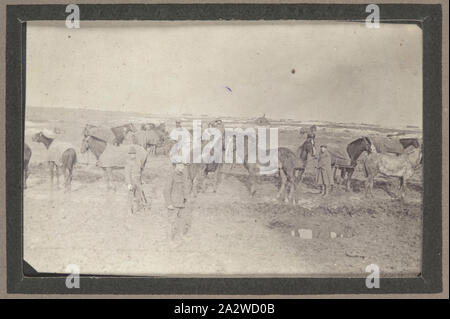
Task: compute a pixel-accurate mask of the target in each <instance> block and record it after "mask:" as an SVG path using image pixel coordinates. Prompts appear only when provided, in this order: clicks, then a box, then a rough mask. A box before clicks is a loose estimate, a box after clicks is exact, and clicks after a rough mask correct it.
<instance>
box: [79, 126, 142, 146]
mask: <svg viewBox="0 0 450 319" xmlns="http://www.w3.org/2000/svg"><path fill="white" fill-rule="evenodd" d="M130 132H131V133H135V132H137V130H136V128H135V126H134V125H133V123H128V124H124V125H120V126H115V127H106V126H96V125H92V124H86V126H85V127H84V129H83V135H84V137H87V136H93V137H95V138H97V139H100V140H103V141H105V142H107V143H109V144H112V145H116V146H118V145H120V144H122V143H123V142H124V140H125V139H126V137H127V135H128V133H130Z"/></svg>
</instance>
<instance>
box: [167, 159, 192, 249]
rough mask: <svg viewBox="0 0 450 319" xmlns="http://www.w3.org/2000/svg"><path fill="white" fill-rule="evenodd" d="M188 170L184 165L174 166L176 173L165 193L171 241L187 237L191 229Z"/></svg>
mask: <svg viewBox="0 0 450 319" xmlns="http://www.w3.org/2000/svg"><path fill="white" fill-rule="evenodd" d="M187 174H188V172H187V168H186V167H185V165H184V164H182V163H177V164H175V165H174V171H173V173H172V176H171V177H170V179H169V183H168V184H167V186H166V189H165V191H164V199H165V201H166V204H167V217H168V233H167V235H168V237H169V239H171V240H174V239H177V238H178V237H179V236H185V235H186V234H187V232H188V231H189V228H190V223H191V211H190V207H188V204H187V201H188V196H189V193H190V188H189V182H188V179H187Z"/></svg>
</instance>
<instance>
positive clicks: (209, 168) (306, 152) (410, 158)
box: [23, 120, 423, 204]
mask: <svg viewBox="0 0 450 319" xmlns="http://www.w3.org/2000/svg"><path fill="white" fill-rule="evenodd" d="M208 127H214V128H218V129H219V130H220V131H221V132H222V133H224V126H223V122H222V121H221V120H215V121H212V122H210V123H209V124H208ZM130 136H131V143H132V144H134V145H135V148H136V151H137V152H136V153H137V158H138V160H139V161H140V163H141V169H142V170H143V169H144V167H145V165H146V163H147V161H148V156H149V155H152V154H153V155H154V154H156V148H157V147H161V146H162V145H165V144H167V145H173V144H174V141H170V138H169V135H168V133H167V131H166V129H165V125H164V124H160V125H159V126H156V125H155V124H152V123H148V124H143V125H141V127H140V130H138V129H137V128H136V126H135V125H134V124H131V123H130V124H125V125H122V126H117V127H113V128H105V127H99V126H94V125H90V124H88V125H86V126H85V128H84V129H83V132H82V143H81V150H80V151H81V153H86V152H87V151H91V152H92V153H93V154H94V156H95V158H96V160H97V166H99V167H101V168H102V169H103V170H104V171H105V177H106V181H107V188H108V189H109V188H110V181H111V177H112V171H113V170H114V169H120V168H124V164H125V160H124V159H125V158H126V154H127V150H128V146H127V145H124V144H125V140H126V139H127V138H129V137H130ZM222 136H223V137H224V136H225V134H222ZM32 141H33V142H36V143H42V144H44V146H45V147H46V149H47V150H50V149H52V148H55V147H56V146H52V145H54V144H56V142H55V139H54V138H51V137H48V136H45V134H44V133H43V132H39V133H36V134H34V135H33V137H32ZM246 142H247V143H248V139H247V140H246ZM399 142H400V143H401V144H402V146H403V149H404V153H402V154H397V155H393V154H386V153H380V152H378V151H377V150H376V148H375V146H374V144H373V143H372V141H371V140H370V138H369V137H360V138H358V139H356V140H354V141H352V142H350V143H349V144H348V145H347V147H346V153H347V159H348V161H347V162H342V161H339V160H337V158H336V157H335V156H333V154H331V155H332V156H331V158H332V167H333V168H334V178H335V179H336V175H337V171H338V170H340V175H341V178H342V180H343V181H344V184H345V185H346V190H348V191H350V190H351V179H352V175H353V173H354V171H355V168H356V166H357V165H358V159H359V158H360V156H361V154H363V153H364V152H366V154H367V156H366V157H365V159H364V161H363V162H362V165H363V171H364V173H365V175H366V181H365V190H366V192H365V193H366V196H368V195H371V194H372V188H373V183H374V178H375V177H376V176H377V175H378V174H382V175H384V176H393V177H397V178H398V179H399V180H400V192H401V193H400V199H401V200H402V201H403V198H404V191H405V185H406V181H407V180H408V179H409V178H411V177H412V175H413V174H414V172H415V170H416V169H417V167H418V166H419V165H420V164H421V163H422V151H423V147H422V146H421V145H420V143H419V142H418V139H416V138H412V139H406V138H405V139H399ZM222 145H223V148H224V150H225V146H226V142H225V141H223V143H222ZM234 147H236V144H235V143H234ZM165 149H166V150H167V149H168V148H167V147H166V148H165ZM244 149H245V150H247V147H244ZM233 151H236V149H235V148H234V149H233ZM31 154H32V152H31V149H30V147H29V146H28V145H27V144H25V145H24V175H23V176H24V188H26V180H27V177H28V176H29V172H28V163H29V161H30V157H31ZM107 154H108V155H109V156H110V157H111V158H116V157H120V158H121V160H119V161H115V160H108V156H107ZM164 154H166V151H165V152H164ZM316 155H317V154H316V147H315V135H314V134H308V135H307V137H306V140H305V141H304V142H303V143H302V144H301V145H300V146H299V147H298V148H297V150H296V152H294V151H292V150H291V149H289V148H287V147H280V148H278V174H279V177H280V180H281V183H280V187H279V190H278V193H277V195H276V198H277V199H280V198H281V197H282V195H284V200H286V201H289V202H291V203H293V204H295V202H296V200H297V196H298V191H297V189H298V186H299V183H301V182H302V178H303V174H304V172H305V169H306V165H307V162H308V160H309V159H310V158H311V157H313V158H315V157H316ZM76 162H77V153H76V151H75V149H74V148H73V147H67V148H66V149H61V156H60V162H57V161H56V160H54V161H51V160H50V161H49V167H50V175H51V184H52V185H53V175H54V170H55V169H56V177H57V183H58V187H59V171H60V170H62V172H63V173H64V176H65V188H66V191H69V190H70V184H71V180H72V173H73V169H74V165H75V164H76ZM242 164H243V167H244V168H245V169H246V170H247V171H248V174H249V178H248V181H249V192H250V195H251V196H254V195H255V193H256V188H257V184H258V180H259V178H258V175H259V174H260V173H259V169H260V167H261V164H259V163H249V161H248V154H247V153H246V154H245V158H244V159H243V163H242ZM234 165H235V164H232V165H231V166H230V168H229V169H230V171H231V170H232V169H233V167H234ZM186 167H187V172H188V177H189V180H190V183H191V185H190V186H191V191H192V193H193V195H194V196H196V195H197V193H198V188H199V186H201V189H202V190H203V191H204V190H205V182H206V177H207V175H208V174H213V175H214V184H213V190H214V192H216V191H217V187H218V185H219V184H220V181H221V179H222V174H223V167H224V164H222V163H208V164H205V163H191V164H187V165H186ZM200 183H202V184H201V185H200Z"/></svg>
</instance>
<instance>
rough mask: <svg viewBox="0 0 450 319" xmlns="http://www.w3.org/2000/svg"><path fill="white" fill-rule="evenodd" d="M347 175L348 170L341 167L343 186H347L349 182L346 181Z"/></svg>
mask: <svg viewBox="0 0 450 319" xmlns="http://www.w3.org/2000/svg"><path fill="white" fill-rule="evenodd" d="M346 175H347V168H345V167H341V181H340V182H341V184H346V183H347V180H346Z"/></svg>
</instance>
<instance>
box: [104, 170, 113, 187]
mask: <svg viewBox="0 0 450 319" xmlns="http://www.w3.org/2000/svg"><path fill="white" fill-rule="evenodd" d="M103 170H104V172H105V178H106V190H107V191H109V190H110V189H111V185H110V180H109V179H110V170H111V168H110V167H104V168H103Z"/></svg>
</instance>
